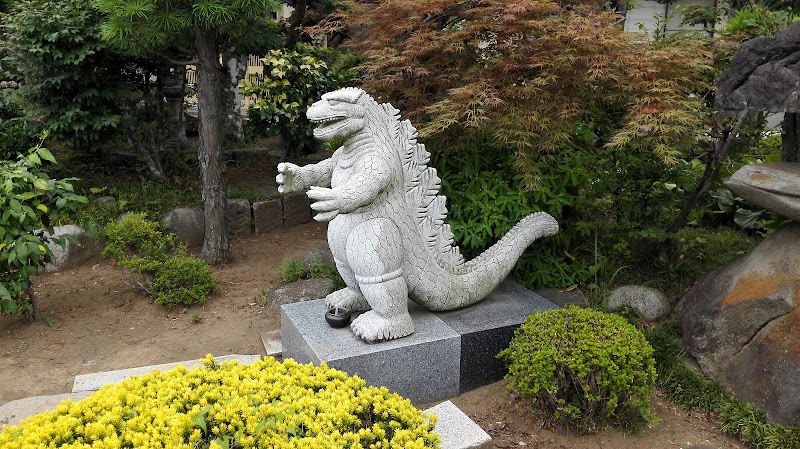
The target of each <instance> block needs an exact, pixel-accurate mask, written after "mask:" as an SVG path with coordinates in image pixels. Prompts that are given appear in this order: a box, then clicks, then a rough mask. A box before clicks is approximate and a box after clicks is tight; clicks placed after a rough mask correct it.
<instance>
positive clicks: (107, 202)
mask: <svg viewBox="0 0 800 449" xmlns="http://www.w3.org/2000/svg"><path fill="white" fill-rule="evenodd" d="M94 201H95V202H96V203H97V204H99V205H100V206H103V207H111V206H115V205H116V204H117V199H116V198H114V197H113V196H108V195H106V196H101V197H99V198H97V199H96V200H94Z"/></svg>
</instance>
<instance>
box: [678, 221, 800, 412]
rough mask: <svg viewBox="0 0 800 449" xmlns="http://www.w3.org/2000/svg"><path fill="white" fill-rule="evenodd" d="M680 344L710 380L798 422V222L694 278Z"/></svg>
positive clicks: (799, 245)
mask: <svg viewBox="0 0 800 449" xmlns="http://www.w3.org/2000/svg"><path fill="white" fill-rule="evenodd" d="M683 302H684V304H683V311H682V314H681V327H682V329H683V339H684V345H685V346H686V348H687V350H688V351H689V353H690V354H691V355H693V356H694V357H695V358H696V359H697V362H698V364H699V365H700V368H701V369H702V370H703V372H704V373H706V374H707V375H708V376H710V377H712V378H714V379H716V380H717V381H719V382H720V384H722V385H723V386H725V387H726V388H728V389H729V390H730V391H731V393H733V394H734V396H736V397H738V398H741V399H743V400H746V401H749V402H752V403H754V404H756V405H758V406H759V407H761V408H762V409H763V410H764V411H765V412H766V414H767V418H768V420H769V421H770V422H772V423H777V424H788V425H796V424H800V225H796V224H792V225H790V226H788V227H786V228H784V229H782V230H780V231H778V232H776V233H775V234H773V235H771V236H769V237H767V238H766V239H765V240H764V241H763V242H762V243H761V244H760V245H759V246H758V247H756V248H755V249H754V250H753V251H751V252H750V253H748V254H747V255H745V256H743V257H741V258H739V259H738V260H736V261H734V262H732V263H731V264H729V265H727V266H725V267H722V268H720V269H718V270H716V271H714V272H712V273H710V274H708V275H706V276H705V277H703V278H702V279H700V280H699V281H698V282H697V283H696V284H695V285H694V286H692V288H691V289H690V290H689V291H688V292H687V293H686V296H685V297H684V299H683Z"/></svg>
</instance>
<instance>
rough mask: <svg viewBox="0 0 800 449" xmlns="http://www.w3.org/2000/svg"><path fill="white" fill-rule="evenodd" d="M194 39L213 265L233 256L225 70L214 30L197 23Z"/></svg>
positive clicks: (207, 251)
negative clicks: (224, 120)
mask: <svg viewBox="0 0 800 449" xmlns="http://www.w3.org/2000/svg"><path fill="white" fill-rule="evenodd" d="M194 41H195V47H196V49H197V110H198V115H199V119H198V120H199V126H200V139H199V148H198V158H199V160H200V173H201V178H202V182H203V210H204V215H205V222H206V223H205V236H204V237H203V252H202V257H203V259H204V260H205V261H206V262H207V263H208V264H209V265H216V264H219V263H224V262H227V261H228V258H229V255H230V248H229V243H228V224H227V222H226V214H225V210H226V208H227V198H226V190H225V179H224V178H223V161H222V143H223V139H224V134H223V128H222V113H223V107H222V96H221V93H222V71H221V69H220V65H219V53H218V49H217V35H216V33H215V32H214V30H209V29H207V28H205V27H203V26H202V25H200V24H199V23H195V24H194Z"/></svg>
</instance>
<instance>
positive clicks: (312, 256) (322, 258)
mask: <svg viewBox="0 0 800 449" xmlns="http://www.w3.org/2000/svg"><path fill="white" fill-rule="evenodd" d="M317 261H319V262H321V263H322V265H327V266H331V267H336V262H334V261H333V253H332V252H331V249H330V248H328V247H327V246H315V247H314V248H311V249H310V250H308V252H307V253H306V254H305V255H304V256H303V265H305V266H311V265H312V264H314V263H316V262H317Z"/></svg>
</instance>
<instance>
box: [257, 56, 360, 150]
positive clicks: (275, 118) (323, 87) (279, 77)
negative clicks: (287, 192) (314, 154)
mask: <svg viewBox="0 0 800 449" xmlns="http://www.w3.org/2000/svg"><path fill="white" fill-rule="evenodd" d="M318 53H319V51H318V50H315V49H313V48H311V47H308V46H304V45H298V46H297V50H292V51H285V50H270V52H269V54H268V55H267V57H266V58H264V59H262V61H263V62H264V74H263V76H254V77H252V78H250V79H249V80H246V81H244V82H242V94H243V95H245V96H250V97H251V98H253V100H254V101H253V103H251V104H250V108H249V109H248V116H249V119H250V121H251V123H253V124H255V125H256V126H259V125H260V126H263V127H267V128H269V129H271V130H273V131H275V132H278V133H280V135H281V137H282V138H283V145H284V151H285V153H286V154H288V155H290V156H292V157H295V158H296V157H297V156H299V155H301V154H304V153H308V152H311V151H312V150H313V149H314V148H315V145H316V143H315V140H314V134H313V130H314V127H313V125H312V124H311V122H309V121H308V118H306V110H307V109H308V108H309V106H311V104H312V103H314V102H315V101H317V100H318V99H319V98H320V97H321V96H322V94H324V93H326V92H328V91H330V90H334V89H336V88H337V87H338V86H339V84H341V83H342V82H343V81H344V80H345V79H347V78H348V77H349V76H350V75H349V72H347V71H340V70H330V69H329V68H328V65H327V64H326V63H325V61H323V60H322V58H321V57H320V55H318Z"/></svg>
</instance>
